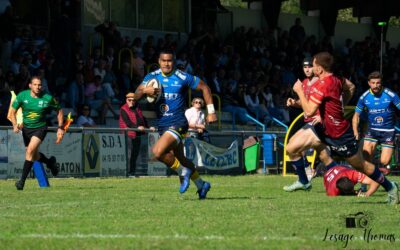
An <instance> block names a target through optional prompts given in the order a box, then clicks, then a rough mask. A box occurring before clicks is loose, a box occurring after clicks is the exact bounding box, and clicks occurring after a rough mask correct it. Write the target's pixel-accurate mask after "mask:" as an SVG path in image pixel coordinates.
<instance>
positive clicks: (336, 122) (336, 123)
mask: <svg viewBox="0 0 400 250" xmlns="http://www.w3.org/2000/svg"><path fill="white" fill-rule="evenodd" d="M328 118H329V120H331V122H332V123H333V124H334V125H337V126H339V124H340V121H338V120H336V119H335V118H334V117H333V116H331V115H328Z"/></svg>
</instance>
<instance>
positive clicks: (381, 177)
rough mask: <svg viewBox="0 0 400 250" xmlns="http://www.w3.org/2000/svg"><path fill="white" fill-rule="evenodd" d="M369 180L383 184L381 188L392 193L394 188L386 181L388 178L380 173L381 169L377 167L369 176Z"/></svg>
mask: <svg viewBox="0 0 400 250" xmlns="http://www.w3.org/2000/svg"><path fill="white" fill-rule="evenodd" d="M369 178H371V179H372V180H374V181H376V182H378V183H379V184H381V186H382V187H383V188H384V189H385V190H386V191H390V190H391V189H392V188H393V185H392V183H391V182H390V181H389V180H388V179H386V177H385V176H384V175H383V174H382V173H381V171H379V168H377V167H375V169H374V172H373V173H372V174H370V175H369Z"/></svg>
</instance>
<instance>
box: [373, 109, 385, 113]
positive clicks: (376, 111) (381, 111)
mask: <svg viewBox="0 0 400 250" xmlns="http://www.w3.org/2000/svg"><path fill="white" fill-rule="evenodd" d="M385 112H386V109H370V110H369V113H370V114H382V113H385Z"/></svg>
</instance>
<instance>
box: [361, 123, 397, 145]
mask: <svg viewBox="0 0 400 250" xmlns="http://www.w3.org/2000/svg"><path fill="white" fill-rule="evenodd" d="M394 138H395V131H394V130H393V131H379V130H374V129H370V128H369V129H368V132H367V133H366V135H365V137H364V140H365V141H370V142H375V143H379V144H381V146H382V147H386V148H394Z"/></svg>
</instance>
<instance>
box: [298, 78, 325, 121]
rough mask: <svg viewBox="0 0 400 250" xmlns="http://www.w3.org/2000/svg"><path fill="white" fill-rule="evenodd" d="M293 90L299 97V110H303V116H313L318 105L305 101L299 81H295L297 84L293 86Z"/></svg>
mask: <svg viewBox="0 0 400 250" xmlns="http://www.w3.org/2000/svg"><path fill="white" fill-rule="evenodd" d="M293 90H294V92H296V94H297V95H298V96H299V99H300V104H301V108H302V109H303V111H304V114H305V116H306V117H311V116H313V115H314V114H315V112H317V109H318V107H319V105H318V104H316V103H315V102H311V101H308V100H307V98H306V96H305V94H304V90H303V84H302V83H301V81H300V80H297V82H296V83H295V84H294V86H293Z"/></svg>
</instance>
